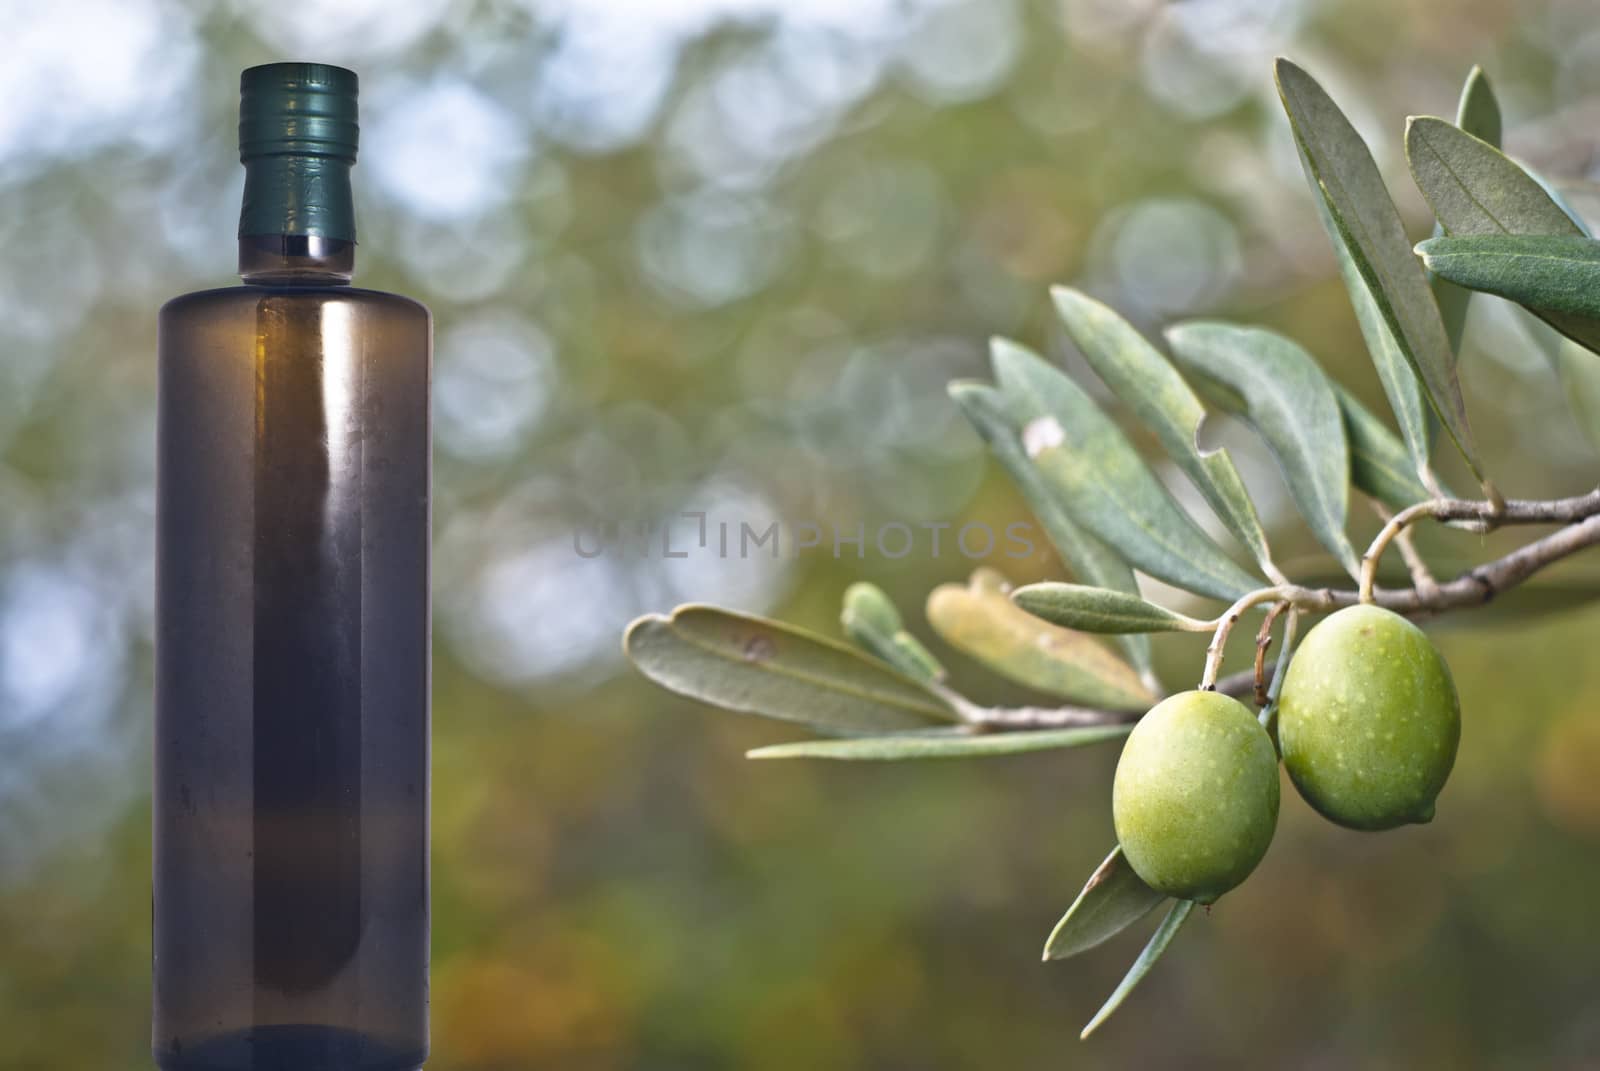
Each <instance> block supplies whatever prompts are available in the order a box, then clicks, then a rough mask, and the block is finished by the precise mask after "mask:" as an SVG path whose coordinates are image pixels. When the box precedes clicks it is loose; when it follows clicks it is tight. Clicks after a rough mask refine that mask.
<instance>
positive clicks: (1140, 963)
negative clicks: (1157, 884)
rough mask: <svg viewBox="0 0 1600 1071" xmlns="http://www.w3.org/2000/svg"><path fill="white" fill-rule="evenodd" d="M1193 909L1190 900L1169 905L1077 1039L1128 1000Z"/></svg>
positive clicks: (1088, 1033) (1103, 1020) (1085, 1034)
mask: <svg viewBox="0 0 1600 1071" xmlns="http://www.w3.org/2000/svg"><path fill="white" fill-rule="evenodd" d="M1193 910H1194V901H1193V900H1179V901H1178V902H1177V903H1175V904H1173V905H1172V910H1171V911H1168V912H1167V917H1166V918H1164V919H1162V920H1161V925H1160V926H1158V927H1156V932H1155V933H1154V934H1152V935H1151V937H1150V943H1149V944H1147V945H1145V946H1144V951H1142V952H1140V953H1139V958H1138V959H1136V960H1134V961H1133V966H1132V967H1130V968H1129V969H1128V973H1127V974H1126V975H1124V976H1123V979H1122V982H1121V983H1120V984H1119V985H1118V986H1117V989H1116V992H1114V993H1112V994H1111V996H1110V998H1109V999H1107V1000H1106V1002H1105V1004H1103V1005H1101V1007H1100V1010H1099V1011H1097V1012H1095V1013H1094V1018H1093V1019H1090V1020H1089V1025H1088V1026H1086V1027H1084V1028H1083V1033H1081V1034H1079V1035H1078V1037H1079V1038H1086V1037H1088V1036H1089V1035H1090V1034H1092V1033H1094V1032H1095V1030H1096V1029H1097V1028H1098V1027H1099V1026H1100V1024H1101V1023H1103V1022H1105V1021H1106V1020H1107V1019H1109V1018H1111V1014H1112V1013H1113V1012H1115V1011H1116V1010H1117V1009H1118V1008H1120V1007H1122V1002H1123V1001H1125V1000H1127V999H1128V994H1129V993H1132V992H1133V989H1134V987H1135V986H1137V985H1138V984H1139V983H1140V982H1142V981H1143V980H1144V976H1145V975H1147V974H1149V973H1150V968H1151V967H1154V966H1155V965H1156V961H1158V960H1159V959H1160V958H1161V955H1162V953H1164V952H1165V951H1166V950H1167V946H1168V945H1169V944H1171V943H1172V939H1173V938H1174V937H1176V936H1177V934H1178V929H1179V928H1180V927H1181V926H1182V925H1183V924H1184V921H1185V920H1187V919H1188V917H1189V913H1190V912H1191V911H1193Z"/></svg>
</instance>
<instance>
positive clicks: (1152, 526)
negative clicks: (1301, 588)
mask: <svg viewBox="0 0 1600 1071" xmlns="http://www.w3.org/2000/svg"><path fill="white" fill-rule="evenodd" d="M993 358H994V372H995V379H996V380H997V381H998V383H999V386H1000V391H1001V393H1002V395H1004V396H1005V397H1006V399H1007V400H1008V403H1009V404H1010V405H1011V406H1012V407H1013V411H1022V412H1027V413H1029V414H1030V415H1029V420H1028V422H1027V424H1026V425H1025V426H1024V428H1023V434H1022V442H1023V449H1024V450H1025V451H1026V452H1027V455H1028V457H1029V458H1030V459H1031V460H1032V462H1033V465H1034V467H1035V468H1036V469H1037V470H1038V472H1039V473H1040V475H1041V477H1042V478H1043V480H1044V482H1045V485H1046V486H1047V487H1049V488H1051V489H1052V490H1053V491H1054V492H1055V493H1056V496H1057V499H1058V501H1060V502H1061V504H1062V507H1063V508H1064V509H1066V511H1067V512H1068V513H1069V514H1070V515H1071V516H1072V519H1073V520H1075V521H1077V522H1078V523H1080V524H1082V525H1083V526H1084V527H1085V528H1087V529H1089V530H1090V531H1091V532H1093V533H1094V534H1095V535H1096V536H1098V537H1099V538H1100V539H1101V540H1102V541H1104V542H1105V543H1107V544H1109V545H1111V546H1113V547H1116V548H1117V550H1118V551H1119V552H1120V553H1121V554H1122V556H1123V557H1124V558H1126V559H1127V560H1128V562H1129V563H1131V564H1132V565H1133V566H1134V567H1135V568H1137V569H1141V570H1143V571H1144V572H1146V573H1149V574H1150V575H1151V576H1154V577H1157V578H1158V579H1161V580H1165V581H1166V582H1167V583H1169V584H1173V585H1175V586H1177V587H1181V588H1185V589H1187V590H1189V591H1194V592H1198V593H1200V594H1203V595H1211V596H1213V597H1215V598H1219V599H1226V600H1229V601H1232V600H1233V599H1236V598H1238V597H1239V596H1240V595H1242V594H1244V593H1245V592H1246V591H1251V590H1254V589H1255V588H1256V587H1257V586H1258V583H1257V581H1256V580H1255V579H1254V578H1253V577H1251V575H1250V574H1249V573H1248V572H1246V571H1245V570H1244V569H1243V568H1242V567H1241V566H1240V565H1239V564H1238V563H1237V562H1235V561H1234V560H1233V559H1232V558H1230V557H1228V556H1227V555H1226V554H1224V553H1223V552H1222V549H1221V548H1220V547H1218V546H1217V545H1216V544H1215V543H1214V542H1212V541H1211V538H1210V537H1209V536H1207V535H1206V534H1205V533H1204V532H1203V531H1201V530H1200V528H1199V526H1197V525H1196V524H1195V522H1194V521H1193V520H1192V519H1191V518H1190V517H1189V515H1188V514H1187V513H1185V512H1184V511H1183V509H1182V507H1180V506H1179V505H1178V503H1177V502H1176V501H1174V500H1173V498H1172V495H1171V494H1170V493H1168V491H1167V489H1166V488H1165V487H1163V486H1162V485H1161V482H1160V481H1159V480H1157V479H1156V477H1155V475H1154V474H1153V473H1152V472H1151V471H1150V469H1149V468H1148V467H1147V466H1146V465H1145V463H1144V460H1143V459H1142V458H1141V457H1140V456H1139V453H1138V451H1137V450H1135V449H1134V448H1133V445H1132V444H1131V443H1129V442H1128V440H1127V437H1126V436H1124V435H1123V434H1122V432H1121V430H1120V429H1119V428H1118V427H1117V426H1116V425H1115V424H1114V423H1112V422H1111V420H1110V419H1109V418H1108V417H1106V415H1105V414H1104V413H1102V412H1101V411H1100V408H1099V407H1098V406H1097V405H1095V403H1094V401H1093V400H1092V399H1091V398H1090V397H1089V396H1088V395H1087V394H1086V393H1084V391H1083V388H1081V387H1079V386H1078V385H1077V384H1076V383H1074V382H1073V381H1072V380H1071V379H1070V378H1068V377H1067V376H1066V375H1065V374H1064V373H1062V372H1061V371H1060V370H1059V369H1057V368H1054V367H1052V366H1051V365H1050V364H1048V363H1047V362H1046V361H1045V360H1044V358H1042V357H1040V356H1039V355H1038V354H1035V353H1032V352H1030V351H1029V350H1026V349H1024V348H1023V347H1021V346H1018V345H1016V344H1015V343H1011V342H1006V341H1005V340H996V341H995V343H994V345H993Z"/></svg>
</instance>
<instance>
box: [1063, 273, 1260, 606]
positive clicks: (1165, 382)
mask: <svg viewBox="0 0 1600 1071" xmlns="http://www.w3.org/2000/svg"><path fill="white" fill-rule="evenodd" d="M1050 296H1051V297H1052V298H1053V299H1054V302H1055V307H1056V312H1057V314H1058V315H1059V316H1060V317H1061V321H1062V323H1063V324H1065V325H1066V328H1067V333H1068V334H1069V335H1071V336H1072V341H1073V342H1075V343H1076V344H1077V346H1078V349H1079V350H1080V351H1082V353H1083V356H1084V359H1085V360H1086V361H1088V362H1089V366H1090V367H1091V368H1093V369H1094V370H1095V374H1096V375H1098V376H1099V377H1100V378H1101V379H1102V380H1104V381H1105V384H1106V386H1108V387H1110V388H1111V392H1112V393H1113V394H1115V395H1116V396H1117V398H1118V399H1120V400H1121V402H1122V404H1123V405H1126V406H1127V407H1128V408H1129V409H1131V410H1132V411H1133V414H1134V415H1135V416H1136V417H1138V418H1139V422H1140V423H1141V424H1143V425H1144V426H1145V427H1147V428H1149V429H1150V430H1151V431H1153V432H1154V433H1155V435H1156V438H1158V439H1159V440H1161V445H1162V447H1163V448H1164V449H1165V450H1166V452H1167V456H1169V457H1171V458H1172V460H1173V461H1174V462H1176V463H1177V465H1178V467H1179V468H1180V469H1182V470H1183V472H1184V475H1186V476H1188V477H1189V481H1190V482H1191V483H1193V484H1194V486H1195V489H1196V490H1198V491H1199V492H1200V494H1201V495H1202V496H1204V498H1205V500H1206V502H1207V503H1209V504H1210V506H1211V508H1212V509H1213V510H1215V511H1216V514H1217V517H1218V518H1219V519H1220V520H1221V521H1222V523H1223V524H1224V525H1226V526H1227V528H1228V530H1229V531H1230V532H1232V533H1233V534H1234V535H1235V536H1236V537H1237V538H1238V540H1239V542H1241V543H1243V544H1244V545H1245V547H1246V548H1247V549H1248V550H1249V551H1250V553H1251V555H1253V556H1254V557H1255V559H1256V561H1257V562H1258V563H1259V564H1260V566H1261V568H1262V571H1263V572H1265V573H1266V575H1268V576H1269V577H1270V576H1276V575H1277V568H1276V566H1274V565H1273V564H1272V553H1271V551H1270V550H1269V549H1268V547H1267V536H1266V532H1265V531H1263V530H1262V527H1261V518H1260V517H1258V516H1257V515H1256V508H1255V505H1254V504H1253V503H1252V502H1251V501H1250V493H1249V492H1248V491H1246V490H1245V486H1244V480H1243V479H1241V478H1240V476H1239V470H1238V469H1237V468H1235V467H1234V464H1233V459H1232V458H1230V457H1229V456H1228V452H1227V451H1226V450H1210V451H1207V450H1202V449H1201V448H1200V441H1199V436H1200V425H1201V424H1202V423H1204V422H1205V419H1206V410H1205V406H1203V405H1201V404H1200V399H1199V398H1197V397H1195V394H1194V391H1192V390H1190V389H1189V384H1187V383H1185V382H1184V381H1183V377H1182V376H1180V375H1179V374H1178V370H1177V369H1175V368H1173V367H1172V363H1171V362H1170V361H1168V360H1167V359H1166V357H1164V356H1162V355H1161V353H1160V352H1159V351H1158V350H1157V349H1156V348H1155V347H1154V346H1153V345H1151V344H1150V343H1149V342H1148V341H1146V340H1145V337H1144V336H1143V335H1141V334H1140V333H1139V332H1138V331H1137V330H1136V329H1135V328H1134V326H1133V325H1132V324H1130V323H1128V321H1126V320H1124V319H1123V318H1122V317H1121V316H1118V315H1117V314H1116V313H1115V312H1113V311H1112V310H1111V309H1110V308H1108V307H1107V306H1105V305H1103V304H1101V303H1100V302H1098V301H1096V300H1094V299H1093V298H1091V297H1089V296H1087V295H1086V294H1083V293H1080V292H1079V291H1077V290H1073V289H1071V288H1069V287H1064V286H1058V287H1054V288H1052V289H1051V291H1050Z"/></svg>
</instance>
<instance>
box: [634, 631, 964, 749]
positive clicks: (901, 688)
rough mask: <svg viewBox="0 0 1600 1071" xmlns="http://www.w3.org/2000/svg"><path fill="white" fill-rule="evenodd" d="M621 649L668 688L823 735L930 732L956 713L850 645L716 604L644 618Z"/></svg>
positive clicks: (646, 674)
mask: <svg viewBox="0 0 1600 1071" xmlns="http://www.w3.org/2000/svg"><path fill="white" fill-rule="evenodd" d="M623 648H624V650H625V651H626V652H627V654H628V657H629V658H631V659H632V660H633V663H634V665H636V666H637V667H638V668H639V670H640V671H641V672H642V673H644V675H645V676H647V677H649V678H650V679H651V680H653V681H655V682H656V683H657V684H659V685H661V686H662V687H664V688H666V689H668V690H669V691H673V692H676V693H678V694H679V695H684V696H688V697H689V698H691V699H697V700H699V701H701V702H703V703H709V704H710V705H712V706H717V707H722V708H724V709H726V710H735V711H740V712H743V713H747V714H763V715H766V716H767V717H769V718H781V719H783V720H785V721H795V722H801V723H804V724H806V725H809V726H811V727H812V728H814V729H818V730H821V731H823V732H828V733H835V734H840V735H864V734H880V733H885V732H898V731H902V730H915V729H927V728H929V727H931V726H936V725H940V724H946V723H949V722H951V721H954V720H955V717H956V716H955V714H954V713H953V712H952V711H951V710H950V709H949V708H948V707H947V706H946V705H945V704H944V703H942V702H940V701H939V700H937V699H935V698H934V697H933V696H932V695H930V694H929V693H928V692H927V691H925V690H924V689H923V688H922V687H921V685H919V684H917V683H916V682H915V681H913V680H910V679H909V678H907V677H905V676H904V675H902V674H901V673H899V672H897V671H895V670H893V669H891V668H890V667H888V666H885V665H883V664H882V663H880V662H877V661H874V660H873V659H870V658H867V657H866V656H864V655H862V654H860V653H859V652H857V651H855V650H854V649H852V648H849V647H846V646H844V645H843V644H839V643H835V642H833V641H832V640H827V639H824V638H822V637H821V636H817V635H814V634H812V633H809V632H805V631H803V630H801V629H797V628H794V627H792V626H790V625H785V624H781V623H779V622H776V621H769V620H767V619H765V618H760V617H751V616H748V615H745V614H739V613H734V612H733V611H731V610H722V609H719V608H717V607H714V606H699V605H689V606H680V607H678V608H677V609H676V610H674V611H673V612H672V613H671V614H670V615H665V614H648V615H646V616H644V617H641V618H639V619H637V620H635V621H634V622H633V623H632V624H631V625H629V626H628V631H627V634H626V635H625V636H624V638H623Z"/></svg>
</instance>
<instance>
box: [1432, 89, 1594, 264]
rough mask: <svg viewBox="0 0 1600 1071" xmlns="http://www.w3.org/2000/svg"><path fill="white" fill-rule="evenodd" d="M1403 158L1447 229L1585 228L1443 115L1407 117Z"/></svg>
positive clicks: (1510, 162) (1570, 230)
mask: <svg viewBox="0 0 1600 1071" xmlns="http://www.w3.org/2000/svg"><path fill="white" fill-rule="evenodd" d="M1406 159H1407V161H1408V162H1409V163H1410V165H1411V176H1412V178H1414V179H1416V182H1417V188H1418V189H1419V190H1421V191H1422V195H1423V196H1424V197H1425V198H1427V200H1428V204H1430V205H1431V206H1432V207H1433V213H1434V215H1435V216H1436V217H1437V218H1438V220H1439V225H1440V226H1441V227H1443V228H1444V231H1445V233H1446V234H1450V235H1469V234H1569V235H1579V234H1582V233H1583V232H1582V231H1581V230H1580V229H1579V228H1578V225H1577V224H1576V223H1574V222H1573V221H1572V219H1571V218H1570V217H1569V216H1568V215H1567V213H1566V212H1565V211H1564V210H1563V209H1562V208H1561V206H1560V205H1558V204H1556V203H1555V201H1553V200H1551V198H1550V195H1549V194H1548V193H1546V192H1545V190H1544V187H1543V186H1541V185H1540V184H1539V181H1538V180H1537V179H1535V178H1534V177H1533V176H1532V175H1530V174H1528V173H1527V172H1526V171H1524V170H1523V169H1522V168H1521V167H1520V166H1519V165H1518V164H1517V162H1516V161H1514V160H1512V159H1511V158H1510V157H1509V156H1507V155H1505V153H1503V152H1501V151H1500V150H1499V149H1497V148H1495V147H1494V145H1492V144H1490V143H1489V142H1488V141H1485V140H1483V139H1481V138H1475V137H1473V136H1472V135H1471V134H1469V133H1467V132H1466V131H1465V130H1462V129H1460V128H1459V127H1456V126H1454V125H1453V124H1451V123H1448V122H1446V121H1445V120H1443V119H1436V118H1434V117H1432V116H1427V115H1421V116H1413V117H1412V118H1411V119H1409V120H1407V122H1406Z"/></svg>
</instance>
